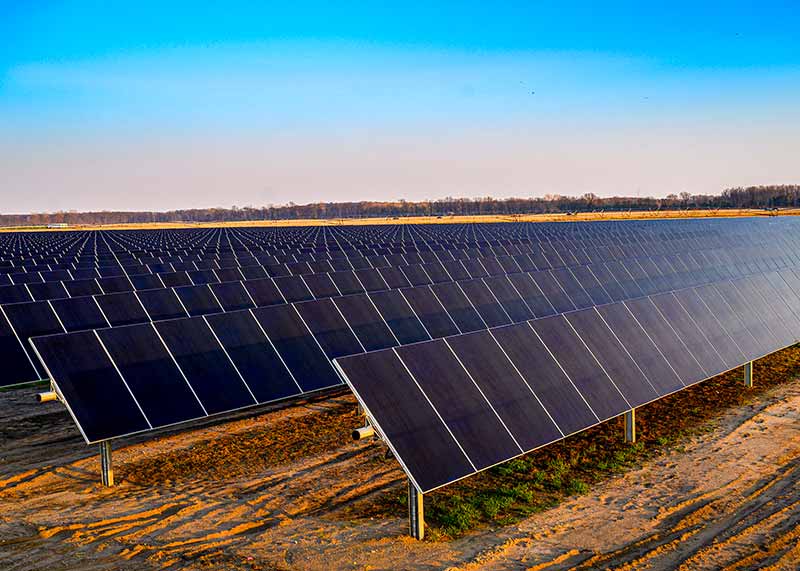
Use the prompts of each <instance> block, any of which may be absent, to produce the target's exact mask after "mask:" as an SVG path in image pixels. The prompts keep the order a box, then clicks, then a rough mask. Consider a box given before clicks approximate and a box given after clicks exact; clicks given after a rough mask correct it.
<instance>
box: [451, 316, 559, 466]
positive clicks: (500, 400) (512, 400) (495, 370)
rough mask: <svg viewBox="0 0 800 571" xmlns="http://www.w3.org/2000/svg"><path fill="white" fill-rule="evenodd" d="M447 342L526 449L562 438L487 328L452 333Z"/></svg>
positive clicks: (504, 422) (516, 438)
mask: <svg viewBox="0 0 800 571" xmlns="http://www.w3.org/2000/svg"><path fill="white" fill-rule="evenodd" d="M447 344H448V345H449V346H450V348H451V349H452V351H453V352H454V353H455V355H456V357H457V358H458V360H459V361H460V362H461V364H462V365H463V366H464V368H465V369H466V370H467V372H468V373H469V376H470V377H471V379H472V380H473V381H474V382H475V384H476V385H477V386H478V388H479V389H480V391H481V392H482V393H483V394H484V396H485V397H486V399H487V400H488V401H489V402H490V403H491V405H492V408H493V409H494V410H495V412H496V413H497V415H498V416H499V417H500V419H501V420H502V421H503V424H505V425H506V427H507V428H508V430H509V431H510V432H511V434H512V435H513V436H514V439H515V440H516V441H517V442H518V443H519V445H520V446H521V447H522V448H523V449H524V450H532V449H534V448H537V447H539V446H543V445H544V444H548V443H550V442H553V441H554V440H557V439H559V438H561V436H562V434H561V432H560V431H559V430H558V427H557V426H556V424H555V422H554V421H553V419H552V418H550V415H549V414H548V413H547V411H546V410H545V409H544V407H543V406H542V404H541V402H539V399H538V398H537V397H536V394H535V393H534V391H533V390H532V389H531V387H530V386H529V385H528V384H527V383H526V382H525V379H524V378H523V377H522V375H520V373H519V372H518V371H517V369H516V368H514V364H513V363H512V362H511V360H510V359H509V358H508V357H507V356H506V354H505V353H504V352H503V350H502V349H501V348H500V345H498V344H497V343H496V342H494V338H493V337H492V336H491V334H490V333H489V332H488V331H478V332H476V333H469V334H467V335H459V336H457V337H451V338H449V339H448V340H447Z"/></svg>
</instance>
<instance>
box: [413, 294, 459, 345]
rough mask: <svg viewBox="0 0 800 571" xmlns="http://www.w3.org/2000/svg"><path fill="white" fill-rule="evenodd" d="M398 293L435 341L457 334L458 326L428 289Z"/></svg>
mask: <svg viewBox="0 0 800 571" xmlns="http://www.w3.org/2000/svg"><path fill="white" fill-rule="evenodd" d="M400 293H401V294H402V295H403V297H404V298H406V301H407V302H408V304H409V305H410V306H411V308H412V309H413V310H414V313H416V314H417V317H418V318H419V320H420V321H421V322H422V324H423V326H424V327H425V330H426V331H427V333H428V334H429V335H430V336H431V337H433V338H434V339H435V338H439V337H446V336H448V335H457V334H458V333H459V330H458V326H456V324H455V322H454V321H453V319H452V318H451V317H450V315H449V314H448V313H447V311H446V310H445V309H444V307H443V306H442V304H441V302H440V301H439V300H438V299H437V298H436V296H435V295H434V294H433V292H432V291H431V290H430V289H429V288H427V287H417V288H406V289H401V290H400Z"/></svg>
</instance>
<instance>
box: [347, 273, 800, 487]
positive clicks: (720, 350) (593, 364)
mask: <svg viewBox="0 0 800 571" xmlns="http://www.w3.org/2000/svg"><path fill="white" fill-rule="evenodd" d="M782 275H785V276H788V278H789V281H790V282H791V284H792V285H790V283H789V282H787V281H785V280H784V279H782ZM782 275H779V274H778V273H774V272H773V273H768V274H765V275H763V276H753V277H748V278H742V279H738V280H734V281H724V282H720V283H716V284H709V285H704V286H700V287H695V288H690V289H686V290H680V291H677V292H674V293H665V294H658V295H654V296H649V297H645V298H639V299H636V300H627V301H624V302H615V303H612V304H608V305H604V306H599V307H592V308H587V309H582V310H579V311H575V312H571V313H567V314H562V315H557V316H552V317H546V318H543V319H538V320H532V321H529V322H526V323H520V324H514V325H509V326H503V327H499V328H495V329H491V330H487V331H480V332H475V333H469V334H464V335H459V336H455V337H448V338H446V339H442V340H434V341H429V342H424V343H419V344H415V345H411V346H406V347H397V348H393V349H388V350H382V351H377V352H372V353H365V354H361V355H356V356H350V357H345V358H340V359H338V360H337V361H336V365H337V367H338V369H339V370H340V372H341V373H342V375H343V377H344V378H345V379H346V381H347V382H348V384H349V385H350V386H351V388H352V389H353V391H354V392H355V393H356V395H357V396H358V399H359V401H360V402H361V403H362V404H363V405H364V407H365V409H366V410H367V412H368V414H369V415H370V417H371V418H372V419H373V421H374V423H375V425H376V427H377V429H378V431H379V432H380V433H381V434H382V435H383V437H384V438H385V439H386V441H387V442H388V443H389V445H390V446H391V448H392V450H393V451H394V453H395V455H396V456H397V458H398V459H399V461H400V462H401V463H402V465H403V467H404V468H405V470H406V472H407V473H408V475H409V477H410V478H411V479H412V480H413V481H414V482H415V485H416V487H417V488H418V489H419V490H420V491H421V492H427V491H431V490H433V489H436V488H438V487H440V486H443V485H446V484H448V483H451V482H453V481H456V480H458V479H460V478H463V477H465V476H468V475H470V474H473V473H475V472H477V471H480V470H484V469H486V468H488V467H490V466H493V465H496V464H498V463H500V462H504V461H506V460H509V459H511V458H514V457H516V456H518V455H520V454H522V453H524V452H528V451H530V450H533V449H535V448H538V447H540V446H544V445H546V444H548V443H551V442H553V441H556V440H559V439H562V438H565V437H566V436H569V435H570V434H573V433H575V432H577V431H580V430H583V429H585V428H588V427H590V426H593V425H595V424H597V423H599V422H602V421H605V420H608V419H610V418H612V417H615V416H617V415H619V414H621V413H623V412H625V411H627V410H630V409H632V408H635V407H637V406H640V405H642V404H645V403H647V402H650V401H652V400H654V399H656V398H659V397H662V396H664V395H666V394H669V393H671V392H674V391H677V390H680V389H682V388H684V387H686V386H688V385H691V384H693V383H696V382H698V381H701V380H704V379H707V378H710V377H712V376H715V375H717V374H719V373H722V372H724V371H727V370H730V369H732V368H735V367H737V366H740V365H742V364H744V363H747V362H749V361H752V360H754V359H757V358H759V357H762V356H764V355H766V354H769V353H772V352H774V351H776V350H778V349H781V348H784V347H787V346H789V345H792V344H794V343H795V342H796V341H797V340H798V339H800V295H798V293H800V284H798V282H797V281H796V275H794V274H789V273H788V272H783V274H782Z"/></svg>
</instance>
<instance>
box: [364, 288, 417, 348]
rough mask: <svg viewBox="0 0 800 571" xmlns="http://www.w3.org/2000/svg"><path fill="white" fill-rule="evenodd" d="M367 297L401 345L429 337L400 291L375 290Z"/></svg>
mask: <svg viewBox="0 0 800 571" xmlns="http://www.w3.org/2000/svg"><path fill="white" fill-rule="evenodd" d="M369 297H370V299H371V300H372V302H373V303H374V304H375V307H376V308H377V309H378V312H379V313H380V314H381V317H383V320H384V321H385V322H386V324H387V325H388V326H389V329H391V331H392V334H393V335H394V337H395V338H396V339H397V341H398V342H399V343H400V344H401V345H408V344H409V343H417V342H419V341H427V340H429V339H430V338H431V336H430V335H428V332H427V331H426V329H425V327H424V326H423V324H422V321H420V319H419V318H418V317H417V315H416V314H415V313H414V311H413V310H412V308H411V306H410V305H409V303H408V301H407V300H406V298H405V297H403V295H402V294H401V293H400V291H398V290H390V291H384V292H376V293H372V294H370V296H369Z"/></svg>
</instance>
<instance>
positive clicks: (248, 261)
mask: <svg viewBox="0 0 800 571" xmlns="http://www.w3.org/2000/svg"><path fill="white" fill-rule="evenodd" d="M709 247H710V245H707V246H706V248H709ZM698 249H704V248H702V247H700V245H699V244H696V243H688V244H684V245H683V247H682V248H675V247H673V248H672V249H671V250H669V251H670V253H676V252H687V251H694V250H698ZM573 252H575V253H573ZM522 254H524V255H527V256H530V257H531V261H532V263H533V264H534V266H535V267H536V268H538V269H549V268H554V267H563V266H572V265H576V264H579V263H589V262H592V261H595V262H599V261H609V260H613V259H621V258H628V257H641V256H645V255H649V256H653V255H659V254H658V253H654V252H648V250H646V249H644V248H641V247H638V245H626V246H620V247H617V248H613V249H612V248H606V249H593V248H579V249H575V250H566V249H563V248H556V247H554V246H552V245H548V246H547V247H541V246H530V245H519V246H517V245H508V246H495V247H485V248H451V249H442V250H437V251H423V252H409V253H387V254H370V255H367V256H362V255H360V254H359V255H356V256H350V257H344V256H343V257H330V256H328V257H322V258H320V259H314V258H315V256H313V255H309V256H305V257H307V258H308V259H306V260H304V259H302V258H303V257H304V256H300V255H297V254H291V255H286V256H281V257H275V256H271V255H259V256H254V257H250V258H245V259H229V260H223V261H221V262H220V261H219V260H215V259H207V260H202V259H195V260H191V261H168V262H159V263H142V262H139V261H137V260H131V261H130V263H124V262H123V263H119V262H118V261H116V260H108V261H107V263H106V264H104V265H103V266H102V267H95V265H93V264H91V263H88V262H87V263H84V264H79V265H74V264H73V265H70V267H63V268H54V267H53V266H51V265H47V266H46V268H39V267H38V266H35V267H31V268H13V267H6V268H0V275H5V276H6V277H5V278H0V280H8V283H35V282H40V281H62V280H67V279H80V278H84V277H112V276H121V275H141V274H149V273H167V272H175V271H197V270H212V269H217V270H219V269H231V268H237V267H241V266H246V265H257V264H260V265H263V266H277V265H285V266H286V267H287V270H288V271H289V272H290V273H292V274H299V273H318V272H329V271H335V270H343V269H360V268H368V267H383V266H397V265H404V264H421V263H425V262H446V261H451V260H456V259H474V258H481V257H502V256H509V255H522ZM348 262H349V263H348ZM328 264H330V265H328ZM15 270H16V271H15ZM267 270H268V271H270V269H269V268H267ZM270 275H272V274H270ZM0 283H1V282H0Z"/></svg>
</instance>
